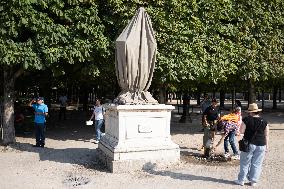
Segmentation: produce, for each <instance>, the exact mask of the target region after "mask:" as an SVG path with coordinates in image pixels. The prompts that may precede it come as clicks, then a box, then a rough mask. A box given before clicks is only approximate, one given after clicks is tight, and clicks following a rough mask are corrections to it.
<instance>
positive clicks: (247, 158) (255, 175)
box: [238, 144, 266, 183]
mask: <svg viewBox="0 0 284 189" xmlns="http://www.w3.org/2000/svg"><path fill="white" fill-rule="evenodd" d="M265 148H266V146H256V145H253V144H250V151H249V152H241V155H240V172H239V175H238V180H239V181H240V182H244V181H245V178H246V177H247V178H248V180H249V181H250V182H253V183H257V181H258V180H259V177H260V174H261V168H262V162H263V159H264V155H265Z"/></svg>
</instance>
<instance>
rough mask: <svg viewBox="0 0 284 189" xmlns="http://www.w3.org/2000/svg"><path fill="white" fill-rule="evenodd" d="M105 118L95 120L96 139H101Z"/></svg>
mask: <svg viewBox="0 0 284 189" xmlns="http://www.w3.org/2000/svg"><path fill="white" fill-rule="evenodd" d="M103 122H104V120H103V119H100V120H95V128H96V140H100V139H101V134H102V132H101V128H102V125H103Z"/></svg>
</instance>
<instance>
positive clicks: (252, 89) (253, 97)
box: [248, 79, 256, 104]
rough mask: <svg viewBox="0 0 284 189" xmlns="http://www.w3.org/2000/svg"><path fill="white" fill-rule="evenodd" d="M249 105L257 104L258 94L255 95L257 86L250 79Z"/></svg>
mask: <svg viewBox="0 0 284 189" xmlns="http://www.w3.org/2000/svg"><path fill="white" fill-rule="evenodd" d="M248 92H249V94H248V104H252V103H255V102H256V94H255V86H254V82H253V81H252V80H251V79H250V80H249V86H248Z"/></svg>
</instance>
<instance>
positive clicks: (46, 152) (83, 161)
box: [10, 142, 108, 172]
mask: <svg viewBox="0 0 284 189" xmlns="http://www.w3.org/2000/svg"><path fill="white" fill-rule="evenodd" d="M10 147H11V148H13V149H15V150H18V151H22V152H33V153H37V154H38V155H39V159H40V161H54V162H59V163H69V164H77V165H80V166H83V167H85V168H87V169H95V170H97V171H101V172H108V171H107V169H106V167H105V166H104V165H103V164H102V163H101V162H100V161H99V160H98V158H97V149H89V148H65V149H54V148H48V147H45V148H40V147H33V146H32V145H31V144H28V143H19V142H17V143H15V144H13V145H10Z"/></svg>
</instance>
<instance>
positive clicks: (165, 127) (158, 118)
mask: <svg viewBox="0 0 284 189" xmlns="http://www.w3.org/2000/svg"><path fill="white" fill-rule="evenodd" d="M173 109H174V107H173V106H171V105H164V104H159V105H109V106H107V107H106V116H105V135H104V136H103V137H102V138H101V141H100V143H99V148H98V152H99V158H100V159H101V160H102V161H103V162H104V163H105V164H106V165H107V167H108V168H109V170H110V171H111V172H128V171H133V170H140V169H142V168H147V165H150V164H151V163H157V164H159V163H160V164H170V163H175V162H178V161H179V159H180V149H179V146H178V145H177V144H175V143H173V141H172V140H171V136H170V120H171V111H172V110H173ZM145 166H146V167H145Z"/></svg>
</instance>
